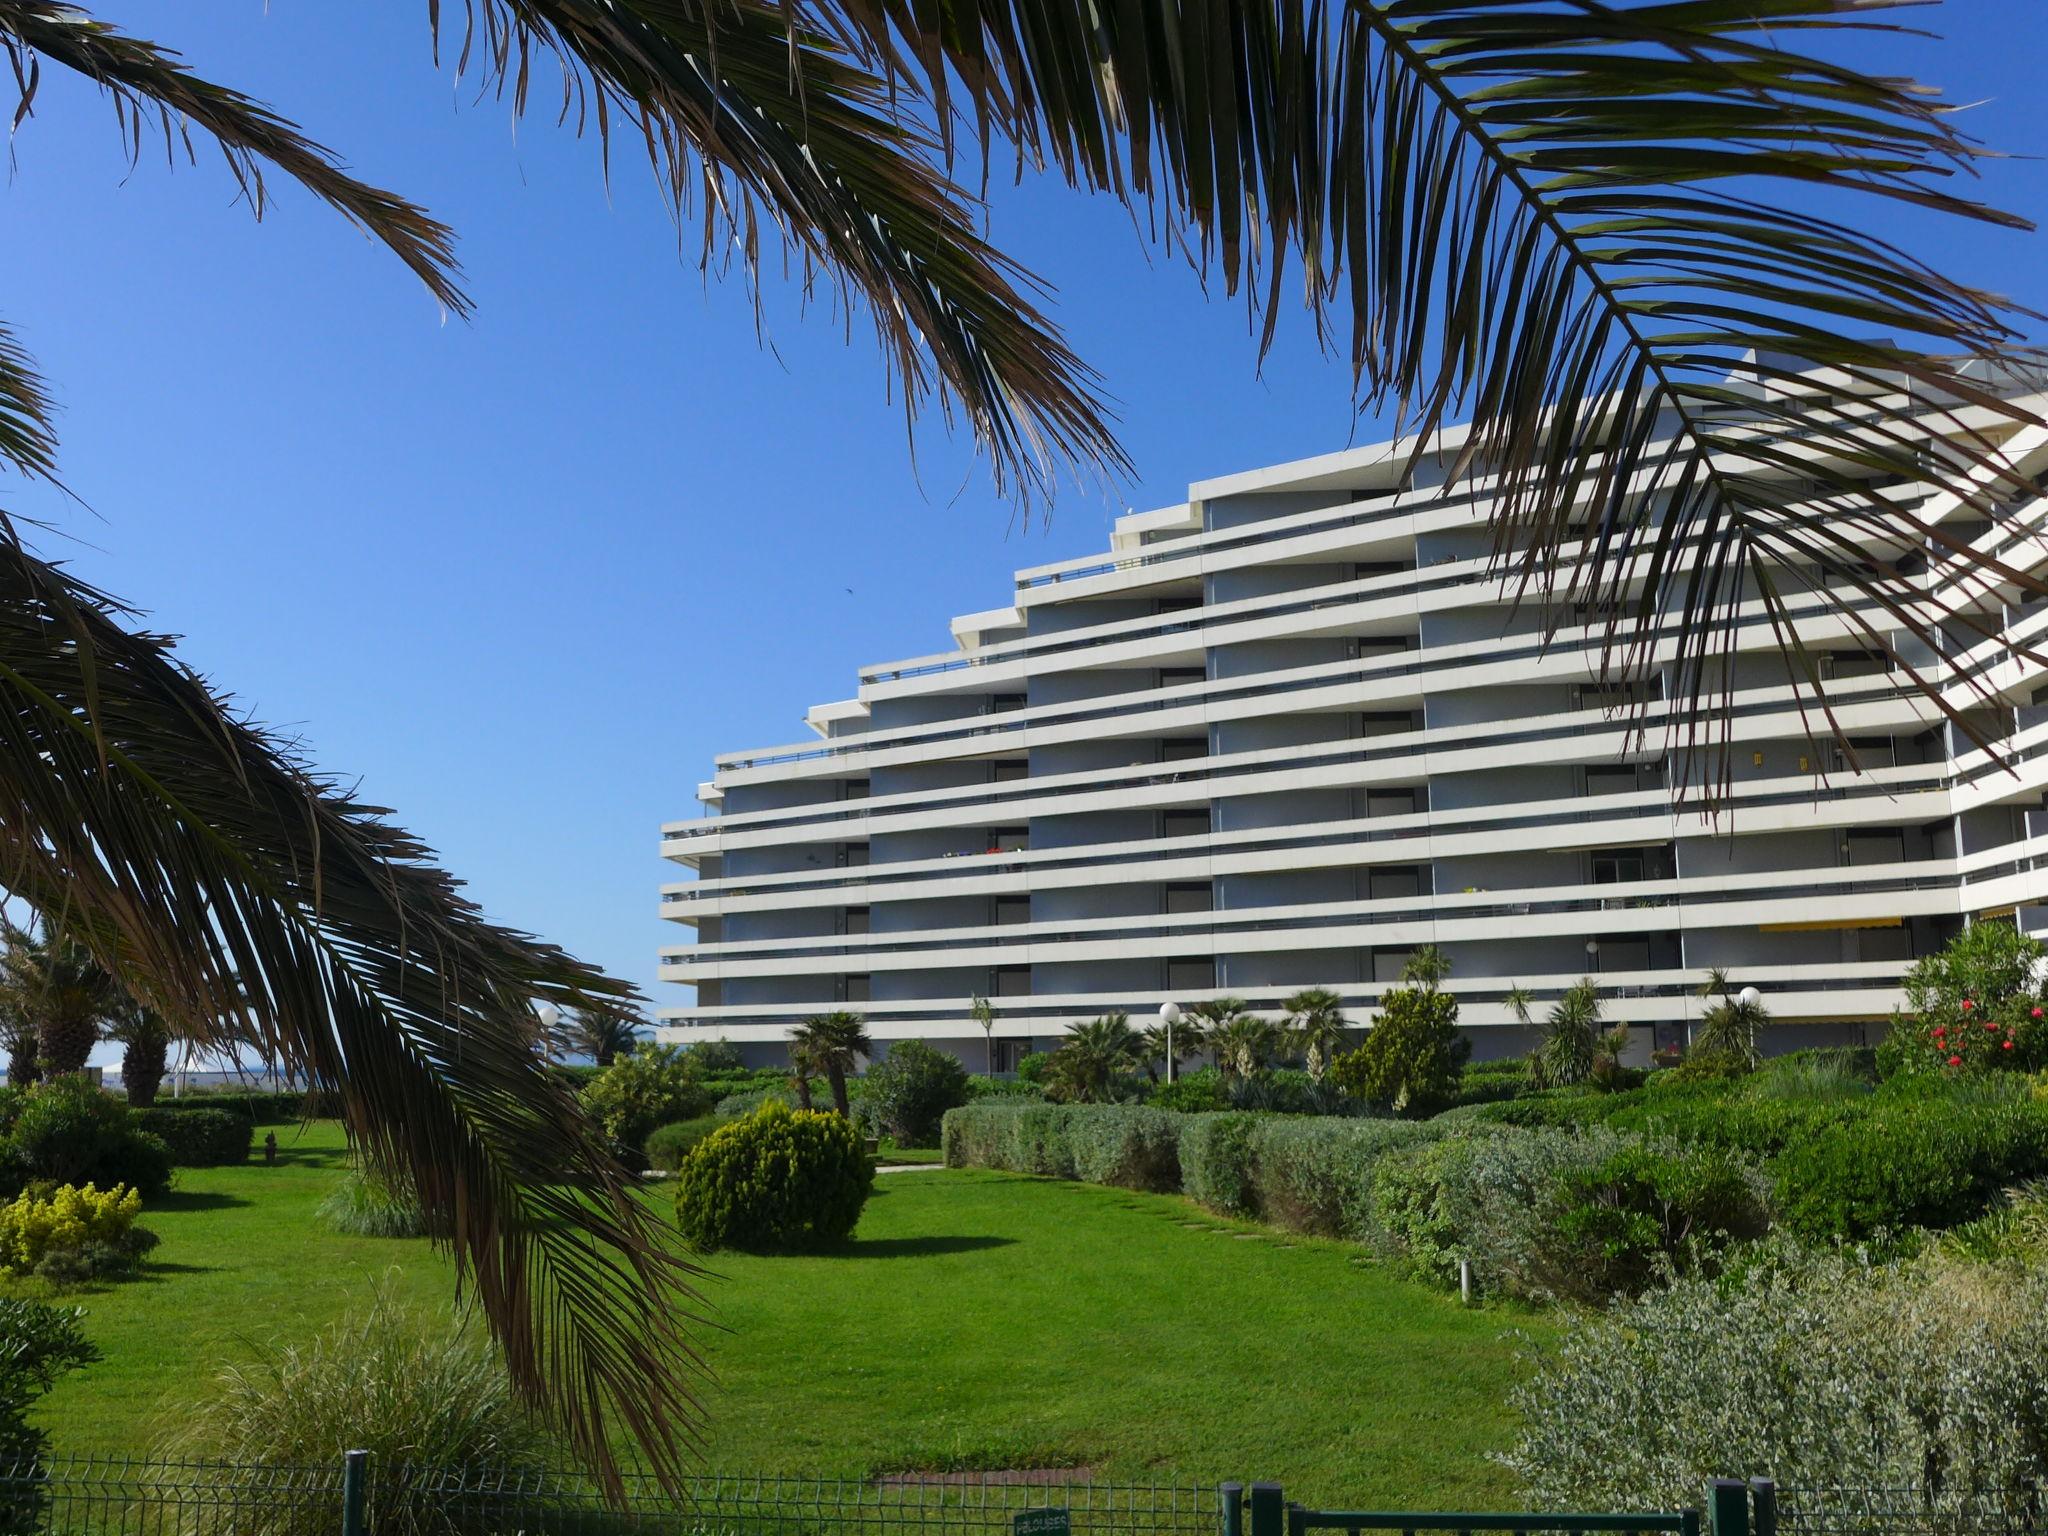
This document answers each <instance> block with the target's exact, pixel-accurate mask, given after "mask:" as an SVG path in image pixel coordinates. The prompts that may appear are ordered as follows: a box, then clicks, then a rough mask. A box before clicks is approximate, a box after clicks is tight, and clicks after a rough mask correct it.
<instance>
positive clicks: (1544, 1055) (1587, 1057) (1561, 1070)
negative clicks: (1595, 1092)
mask: <svg viewBox="0 0 2048 1536" xmlns="http://www.w3.org/2000/svg"><path fill="white" fill-rule="evenodd" d="M1599 1052H1600V988H1599V986H1598V984H1597V983H1595V982H1594V980H1593V978H1592V977H1590V976H1581V977H1580V978H1579V979H1578V980H1577V981H1575V982H1574V983H1572V985H1571V986H1570V987H1568V988H1566V989H1565V994H1564V996H1563V997H1561V998H1559V999H1558V1000H1557V1002H1556V1003H1555V1004H1554V1005H1552V1007H1551V1010H1550V1014H1549V1017H1547V1018H1546V1019H1544V1021H1543V1039H1542V1041H1541V1043H1539V1044H1538V1045H1537V1047H1536V1054H1535V1055H1534V1056H1533V1057H1531V1058H1530V1062H1529V1069H1530V1075H1531V1076H1533V1077H1534V1078H1535V1079H1536V1081H1537V1082H1538V1083H1539V1084H1540V1085H1541V1086H1542V1087H1545V1088H1568V1087H1570V1086H1571V1085H1572V1084H1573V1083H1583V1082H1584V1081H1585V1080H1586V1079H1587V1078H1589V1077H1591V1076H1592V1075H1593V1063H1594V1060H1595V1058H1596V1057H1597V1056H1598V1055H1599Z"/></svg>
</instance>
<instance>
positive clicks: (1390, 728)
mask: <svg viewBox="0 0 2048 1536" xmlns="http://www.w3.org/2000/svg"><path fill="white" fill-rule="evenodd" d="M1415 728H1416V726H1415V717H1414V716H1413V715H1412V714H1410V713H1409V712H1408V711H1406V710H1402V711H1400V712H1398V713H1394V712H1390V711H1382V712H1380V713H1377V714H1369V715H1360V716H1359V717H1358V734H1359V735H1361V736H1400V735H1403V734H1405V733H1406V732H1409V731H1412V730H1414V729H1415Z"/></svg>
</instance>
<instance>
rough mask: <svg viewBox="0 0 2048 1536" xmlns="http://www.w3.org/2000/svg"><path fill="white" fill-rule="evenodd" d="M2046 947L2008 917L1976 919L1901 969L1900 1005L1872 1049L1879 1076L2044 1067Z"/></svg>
mask: <svg viewBox="0 0 2048 1536" xmlns="http://www.w3.org/2000/svg"><path fill="white" fill-rule="evenodd" d="M2044 954H2048V950H2044V947H2043V946H2042V945H2041V944H2040V942H2039V941H2037V940H2035V939H2032V938H2029V937H2028V936H2027V935H2025V934H2023V933H2021V932H2019V931H2018V930H2017V929H2016V928H2014V927H2013V926H2012V924H2010V923H2005V922H1979V923H1977V924H1975V925H1974V926H1973V927H1971V928H1969V929H1967V930H1965V931H1964V932H1963V933H1961V934H1959V935H1957V936H1956V937H1955V938H1954V939H1952V940H1951V941H1950V942H1949V944H1948V945H1947V947H1946V948H1944V949H1943V950H1942V951H1941V952H1940V953H1939V954H1935V955H1929V956H1927V957H1925V958H1924V959H1922V960H1920V961H1919V962H1918V963H1917V964H1916V965H1914V967H1913V969H1912V970H1911V971H1909V972H1907V974H1906V978H1905V982H1904V988H1905V993H1906V1007H1905V1008H1903V1009H1901V1010H1900V1011H1899V1012H1898V1013H1897V1014H1895V1015H1894V1016H1893V1019H1892V1028H1891V1033H1890V1035H1889V1036H1887V1037H1886V1039H1885V1042H1884V1045H1883V1046H1882V1047H1881V1048H1880V1050H1879V1052H1878V1070H1879V1071H1880V1072H1881V1073H1882V1074H1883V1075H1884V1076H1885V1077H1887V1078H1893V1077H1902V1076H1914V1075H1919V1074H1924V1073H1944V1074H1950V1075H1965V1074H1974V1073H1981V1072H2037V1071H2039V1070H2040V1069H2041V1068H2042V1067H2043V1066H2048V993H2044V991H2043V988H2042V983H2041V980H2040V976H2041V972H2042V969H2043V963H2042V962H2043V957H2044Z"/></svg>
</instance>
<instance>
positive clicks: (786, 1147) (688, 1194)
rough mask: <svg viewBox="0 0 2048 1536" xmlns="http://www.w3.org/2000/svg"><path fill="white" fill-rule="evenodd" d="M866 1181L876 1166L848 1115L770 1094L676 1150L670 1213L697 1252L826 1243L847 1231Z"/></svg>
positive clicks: (779, 1249) (785, 1249)
mask: <svg viewBox="0 0 2048 1536" xmlns="http://www.w3.org/2000/svg"><path fill="white" fill-rule="evenodd" d="M874 1184H875V1165H874V1163H873V1162H872V1161H871V1160H870V1159H869V1157H868V1154H867V1149H866V1147H865V1146H864V1145H863V1143H862V1140H861V1136H860V1133H859V1132H858V1131H856V1130H855V1129H854V1128H853V1126H852V1124H851V1123H849V1122H848V1121H846V1120H845V1119H843V1118H841V1117H840V1116H838V1115H831V1114H820V1113H817V1112H814V1111H810V1110H792V1109H791V1108H790V1107H789V1106H788V1105H786V1104H783V1103H780V1102H777V1101H774V1100H770V1101H769V1102H768V1103H766V1104H763V1105H762V1106H761V1107H760V1108H759V1109H757V1110H755V1111H754V1113H752V1114H751V1115H748V1116H747V1117H746V1118H745V1119H743V1120H734V1121H731V1122H730V1123H728V1124H726V1125H722V1126H720V1127H719V1128H718V1129H717V1130H715V1131H713V1132H712V1133H711V1134H710V1135H709V1136H706V1137H705V1138H704V1139H703V1140H702V1141H701V1142H699V1143H698V1144H697V1146H696V1149H695V1150H694V1151H692V1152H691V1153H690V1155H689V1156H688V1157H686V1158H685V1159H683V1166H682V1167H681V1169H680V1170H678V1172H677V1175H676V1219H677V1222H678V1224H679V1225H680V1226H681V1228H682V1231H683V1235H684V1237H686V1238H688V1239H689V1240H690V1242H691V1243H693V1244H694V1245H695V1246H696V1247H697V1248H699V1249H701V1250H703V1251H705V1252H712V1251H715V1250H717V1249H720V1248H737V1249H741V1250H743V1251H745V1252H749V1253H790V1252H804V1251H808V1250H815V1249H821V1248H830V1247H833V1246H835V1245H837V1244H839V1243H843V1242H845V1241H846V1239H847V1238H848V1237H849V1236H851V1235H852V1232H853V1228H854V1223H856V1222H857V1221H859V1220H860V1213H861V1207H862V1206H864V1205H866V1204H867V1199H868V1194H869V1192H870V1191H871V1190H872V1189H873V1188H874Z"/></svg>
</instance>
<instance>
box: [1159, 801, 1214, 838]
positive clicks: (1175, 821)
mask: <svg viewBox="0 0 2048 1536" xmlns="http://www.w3.org/2000/svg"><path fill="white" fill-rule="evenodd" d="M1159 834H1160V836H1162V837H1207V836H1208V835H1209V808H1208V807H1207V806H1203V807H1202V808H1201V809H1200V810H1198V811H1185V810H1183V811H1161V812H1160V813H1159Z"/></svg>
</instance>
